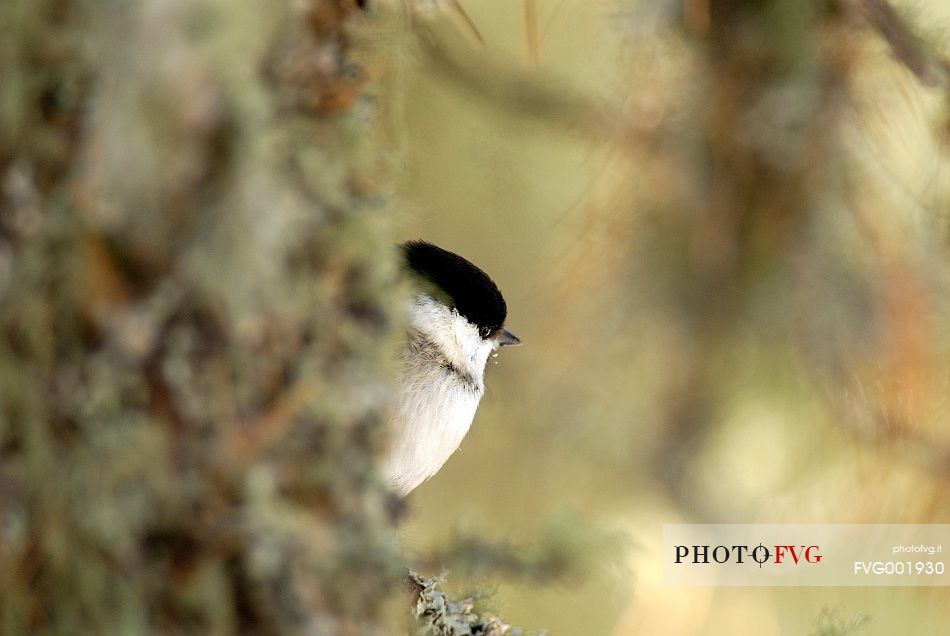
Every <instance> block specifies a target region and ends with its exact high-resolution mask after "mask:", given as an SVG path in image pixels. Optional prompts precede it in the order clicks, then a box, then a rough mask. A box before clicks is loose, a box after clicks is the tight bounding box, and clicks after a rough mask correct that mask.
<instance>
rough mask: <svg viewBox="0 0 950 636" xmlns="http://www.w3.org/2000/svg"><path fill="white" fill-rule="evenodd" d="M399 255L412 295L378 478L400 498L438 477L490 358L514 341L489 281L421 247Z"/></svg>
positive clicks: (467, 423)
mask: <svg viewBox="0 0 950 636" xmlns="http://www.w3.org/2000/svg"><path fill="white" fill-rule="evenodd" d="M400 247H401V250H402V256H403V258H404V261H405V266H406V269H407V270H408V271H409V273H410V277H411V278H412V279H414V280H415V282H416V284H417V286H418V289H419V291H418V293H416V294H415V295H414V296H413V297H412V299H411V300H410V302H409V307H408V320H407V328H406V341H405V346H404V348H403V352H402V356H401V365H400V375H399V378H398V381H397V383H396V392H395V397H394V400H393V405H392V407H391V409H390V412H389V415H388V418H387V429H388V432H389V445H388V449H387V451H386V454H385V457H384V460H383V474H384V476H385V478H386V480H387V482H388V484H389V486H390V488H391V490H392V491H393V492H394V493H395V494H396V495H398V496H399V497H405V496H406V495H408V494H409V493H410V492H411V491H412V490H414V489H415V488H416V487H417V486H418V485H419V484H421V483H422V482H424V481H426V480H427V479H429V478H430V477H432V476H433V475H435V474H436V473H437V472H439V470H440V469H441V468H442V466H443V465H444V464H445V462H446V461H448V459H449V457H451V456H452V454H453V453H454V452H455V451H456V449H458V447H459V445H460V444H461V443H462V439H463V438H464V437H465V435H466V433H468V430H469V428H470V427H471V425H472V421H473V420H474V418H475V411H476V410H477V409H478V404H479V402H480V401H481V399H482V395H483V394H484V393H485V366H486V364H487V362H488V358H489V356H490V355H492V354H493V353H494V352H495V351H496V350H497V349H499V348H500V347H507V346H513V345H518V344H521V340H520V339H519V338H518V337H517V336H515V335H514V334H513V333H511V332H510V331H508V329H507V328H505V319H506V317H507V313H508V308H507V305H506V304H505V299H504V297H503V296H502V294H501V291H499V289H498V286H497V285H496V284H495V282H494V281H493V280H492V279H491V277H490V276H489V275H488V274H486V273H485V272H484V271H482V270H481V269H479V268H478V267H477V266H475V265H474V264H473V263H472V262H471V261H468V260H466V259H465V258H463V257H461V256H459V255H458V254H455V253H454V252H450V251H448V250H445V249H442V248H441V247H438V246H436V245H433V244H432V243H428V242H426V241H422V240H414V241H408V242H406V243H403V244H402V245H401V246H400Z"/></svg>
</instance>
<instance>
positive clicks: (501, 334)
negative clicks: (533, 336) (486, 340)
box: [495, 327, 521, 347]
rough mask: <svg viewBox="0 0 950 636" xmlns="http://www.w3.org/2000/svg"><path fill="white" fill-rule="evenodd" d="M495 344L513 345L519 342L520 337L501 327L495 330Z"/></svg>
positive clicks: (502, 345)
mask: <svg viewBox="0 0 950 636" xmlns="http://www.w3.org/2000/svg"><path fill="white" fill-rule="evenodd" d="M495 344H497V345H498V346H499V347H514V346H516V345H520V344H521V338H519V337H518V336H516V335H515V334H513V333H511V332H510V331H508V330H507V329H505V328H504V327H502V328H501V329H499V330H498V331H496V332H495Z"/></svg>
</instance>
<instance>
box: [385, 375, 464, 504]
mask: <svg viewBox="0 0 950 636" xmlns="http://www.w3.org/2000/svg"><path fill="white" fill-rule="evenodd" d="M412 366H413V367H414V368H411V369H410V372H409V373H407V374H406V376H405V377H404V378H403V382H402V386H401V387H400V389H401V391H400V396H399V398H398V401H397V405H396V408H395V409H394V410H393V412H392V416H391V418H390V431H391V440H390V444H391V447H390V452H389V455H388V458H387V461H386V464H385V467H384V468H385V471H386V476H387V477H388V479H389V482H390V484H391V485H392V486H393V488H394V489H395V490H396V492H397V493H398V494H399V495H401V496H404V495H406V494H408V493H409V492H410V491H411V490H413V489H414V488H415V487H416V486H418V485H419V484H421V483H422V482H424V481H425V480H426V479H428V478H429V477H431V476H432V475H434V474H435V473H437V472H438V471H439V469H440V468H442V465H443V464H445V462H446V461H447V460H448V459H449V457H450V456H451V455H452V453H454V452H455V451H456V449H458V447H459V444H461V443H462V438H464V437H465V434H466V433H468V429H469V427H470V426H471V425H472V420H473V419H474V417H475V410H476V409H477V408H478V402H479V400H481V397H482V389H481V387H478V388H474V387H472V386H470V385H469V386H466V385H465V383H464V382H462V381H460V379H459V378H458V376H457V375H455V374H454V373H453V372H452V371H450V370H448V369H445V368H442V367H435V366H429V367H428V368H425V367H420V365H412Z"/></svg>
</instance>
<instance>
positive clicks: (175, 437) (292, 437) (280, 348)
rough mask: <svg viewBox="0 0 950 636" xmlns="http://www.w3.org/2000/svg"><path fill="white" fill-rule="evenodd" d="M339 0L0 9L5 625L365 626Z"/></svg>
mask: <svg viewBox="0 0 950 636" xmlns="http://www.w3.org/2000/svg"><path fill="white" fill-rule="evenodd" d="M358 4H359V3H357V2H355V1H354V0H307V1H305V2H295V3H286V2H278V3H260V2H249V1H247V0H239V1H237V2H217V1H214V0H198V1H196V2H188V3H174V2H165V1H162V0H135V1H133V2H121V3H105V2H83V1H81V0H7V1H6V2H4V3H3V4H2V6H0V25H2V26H0V29H2V31H3V33H2V35H0V42H2V46H3V49H2V53H0V55H2V57H3V64H2V68H3V70H2V75H0V179H2V192H0V572H3V576H2V577H0V631H2V632H3V633H8V634H26V633H70V634H74V633H90V634H91V633H98V634H112V633H123V634H143V633H153V632H154V633H158V632H160V633H195V634H225V633H236V632H244V633H251V632H253V633H264V634H268V633H274V634H277V633H298V632H299V633H310V634H373V633H388V632H389V631H390V630H388V629H386V628H384V626H383V620H382V618H380V611H381V604H382V603H383V601H384V600H385V598H386V597H387V596H388V595H389V594H391V593H392V591H396V590H398V589H399V585H398V583H397V581H398V580H399V578H400V577H401V576H403V575H404V571H403V570H402V569H401V567H400V564H399V560H398V559H397V558H396V557H395V554H394V551H393V548H392V545H391V540H390V533H391V526H392V522H391V519H390V515H389V513H388V512H387V508H388V502H387V499H386V495H385V493H384V489H383V488H382V487H381V485H380V483H379V482H378V480H377V478H376V475H375V472H374V470H373V463H372V458H373V455H374V452H375V449H376V446H377V445H378V439H379V433H380V412H381V410H382V408H384V406H385V403H386V399H387V388H386V385H385V382H384V378H385V372H384V371H385V366H386V364H387V360H388V359H389V352H390V351H391V350H392V349H393V347H392V346H391V345H392V342H391V341H392V338H393V333H392V332H393V331H394V330H393V329H391V326H390V323H391V313H390V306H391V305H392V304H393V303H392V292H391V291H389V290H390V289H392V285H391V281H392V278H393V273H394V271H395V268H394V265H393V263H394V261H395V254H394V253H393V251H392V250H391V249H390V247H389V245H388V240H387V234H386V231H385V229H386V220H385V218H384V215H383V213H382V211H381V210H380V206H379V204H378V200H379V196H378V195H376V194H375V193H374V192H373V187H372V183H373V182H374V178H373V174H372V170H373V165H372V159H373V154H372V145H371V142H370V141H369V139H370V136H369V135H367V131H368V128H369V127H370V126H371V122H372V108H371V101H370V100H369V99H368V98H367V97H366V96H365V86H364V79H363V76H364V72H363V70H362V69H361V68H360V67H359V66H357V65H355V64H354V62H353V61H352V59H351V49H352V48H353V44H352V42H353V41H354V38H356V37H357V35H356V34H358V33H360V32H365V31H366V30H367V29H368V28H370V26H369V22H370V20H369V18H368V16H367V14H365V13H364V11H363V10H362V9H360V8H359V6H358Z"/></svg>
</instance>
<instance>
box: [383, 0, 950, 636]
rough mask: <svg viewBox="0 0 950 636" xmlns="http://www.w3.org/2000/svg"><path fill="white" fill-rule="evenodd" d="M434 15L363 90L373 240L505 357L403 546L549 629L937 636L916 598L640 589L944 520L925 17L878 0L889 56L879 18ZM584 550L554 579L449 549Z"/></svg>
mask: <svg viewBox="0 0 950 636" xmlns="http://www.w3.org/2000/svg"><path fill="white" fill-rule="evenodd" d="M462 4H463V6H464V14H465V15H464V16H463V14H462V13H461V12H459V11H458V10H457V9H455V8H453V7H452V6H451V3H445V6H444V7H443V10H442V11H435V12H433V13H429V14H426V15H425V16H423V18H420V20H422V27H421V30H422V31H424V32H425V35H424V36H423V37H422V39H421V40H420V41H421V44H419V45H418V46H417V47H416V48H415V49H413V50H412V51H410V52H409V53H408V54H407V55H406V56H405V58H400V59H399V60H393V61H392V62H391V66H390V67H389V68H390V70H391V71H393V72H394V73H395V75H396V79H395V80H392V79H390V81H389V86H390V89H389V91H388V92H386V93H385V94H384V96H385V99H386V100H388V101H389V103H390V104H392V107H391V109H390V112H389V113H388V120H387V121H388V124H387V130H388V131H389V132H390V133H391V134H392V136H393V138H394V139H395V140H396V141H397V143H396V144H395V145H394V148H395V150H393V156H392V157H390V158H389V159H390V160H391V161H392V163H393V164H394V165H396V166H398V171H397V179H398V188H399V190H400V194H401V197H402V200H403V201H404V202H405V205H406V208H407V212H406V213H405V214H404V216H403V217H402V219H401V220H400V221H399V224H398V228H397V235H398V238H399V239H409V238H425V239H426V240H429V241H433V242H435V243H437V244H439V245H441V246H443V247H446V248H448V249H450V250H454V251H457V252H459V253H461V254H463V255H464V256H466V257H467V258H469V259H471V260H472V261H474V262H476V263H478V264H480V265H481V266H482V267H483V268H485V269H486V270H487V271H489V273H490V274H492V276H493V277H494V278H495V280H496V281H497V282H498V284H499V286H500V288H501V289H502V290H503V292H504V293H505V296H506V298H507V300H508V305H509V321H508V325H509V327H510V328H511V329H512V331H514V332H515V333H517V334H518V335H519V336H520V337H521V338H522V340H523V341H524V343H525V344H524V346H523V347H521V348H518V349H514V350H505V351H503V352H502V353H501V355H500V356H499V357H498V358H497V359H496V362H497V365H496V364H495V362H493V363H491V364H490V365H489V369H488V371H487V392H486V397H485V399H484V400H483V402H482V406H481V408H480V409H479V413H478V416H477V417H476V420H475V423H474V425H473V428H472V430H471V432H470V433H469V435H468V437H466V439H465V441H464V443H463V444H462V447H461V449H460V451H459V452H458V453H457V454H456V455H455V456H453V458H452V459H451V460H450V461H449V462H448V464H447V465H446V466H445V468H444V469H443V470H442V471H441V473H439V475H438V476H437V477H435V478H434V479H432V480H431V481H429V482H428V483H426V484H424V485H423V486H421V487H420V488H419V489H418V490H416V491H415V492H414V493H413V494H412V495H411V497H410V506H411V512H410V516H409V519H408V521H407V522H406V523H405V524H404V526H403V532H404V539H403V540H404V542H405V544H406V547H407V548H408V549H409V550H410V551H411V552H412V553H413V554H415V555H416V557H415V558H416V559H417V561H418V562H419V563H420V564H422V566H423V567H425V566H429V567H438V566H444V567H446V568H448V571H449V573H450V577H449V581H450V583H454V584H456V585H458V586H460V587H461V588H463V589H461V590H460V591H461V592H465V591H466V590H465V589H464V587H465V583H462V582H469V583H470V582H471V581H473V580H474V581H477V582H478V583H479V587H481V588H482V589H485V588H488V589H493V590H494V592H493V593H492V594H490V595H489V597H488V598H487V599H484V600H483V602H484V603H487V604H488V606H490V607H492V608H493V609H495V610H496V611H497V612H498V613H499V615H500V616H502V617H503V618H504V619H505V620H506V621H508V622H511V623H513V624H515V625H518V626H521V627H523V628H527V629H539V628H542V627H543V628H548V629H549V633H551V634H588V635H598V634H603V635H612V636H627V635H633V634H664V635H668V636H676V635H680V634H682V635H685V634H703V635H710V636H711V635H726V634H751V633H754V634H758V635H762V636H766V635H778V634H809V633H821V634H835V633H851V631H852V630H853V631H854V633H865V634H895V633H913V634H943V633H947V629H950V627H948V626H950V609H948V608H950V603H948V600H950V597H948V595H947V591H946V590H943V589H939V588H930V589H927V588H921V589H911V588H894V589H886V588H879V589H875V588H851V589H835V588H812V589H797V588H777V589H766V588H762V589H727V588H720V589H679V588H668V587H665V586H664V584H663V581H662V569H661V563H660V561H659V557H658V554H657V552H656V550H657V547H658V544H659V541H660V536H661V528H662V524H664V523H678V522H697V523H701V522H711V523H712V522H733V523H752V522H776V523H781V522H790V523H792V522H793V523H947V522H948V521H950V493H948V489H947V485H948V480H950V427H948V421H950V420H948V416H950V413H948V406H950V404H948V399H947V398H948V391H947V388H948V380H950V375H948V366H947V363H948V362H950V357H948V343H950V339H948V337H947V331H946V329H945V328H944V326H945V325H946V324H947V322H946V321H947V319H948V318H950V314H948V312H947V310H948V308H950V307H948V303H947V301H948V296H947V282H948V273H950V269H948V264H950V261H948V256H950V254H948V251H947V245H948V242H947V241H948V235H947V213H948V210H950V154H948V147H947V143H948V141H950V137H948V136H950V111H948V95H950V92H948V84H947V74H946V71H947V68H946V67H941V66H940V65H939V64H936V65H935V66H928V64H930V62H929V61H928V60H939V59H940V57H939V56H940V55H941V54H942V53H943V54H945V53H947V52H948V50H950V49H948V46H947V38H946V37H945V34H946V29H947V28H948V26H950V7H948V6H947V4H946V3H944V2H941V1H939V0H921V1H917V2H913V3H903V2H901V3H895V6H896V7H897V9H898V10H899V12H900V14H899V15H900V16H903V18H902V19H906V20H907V21H909V23H910V24H913V25H914V29H916V30H917V31H918V32H919V33H920V34H921V35H922V36H923V37H924V39H925V40H926V42H927V44H924V43H922V42H921V41H918V40H912V42H914V43H915V44H914V46H919V47H920V48H919V49H914V48H913V47H910V48H908V47H903V48H902V47H901V46H900V38H901V33H902V32H901V31H900V30H899V29H898V28H897V27H895V26H894V23H893V22H890V20H891V19H893V18H894V15H892V14H889V13H887V11H886V10H883V9H881V4H880V3H877V2H866V3H860V2H854V3H837V4H835V3H788V2H775V3H751V4H750V3H721V4H722V6H721V7H717V6H713V5H715V4H717V3H709V2H705V1H703V0H686V1H684V2H669V1H665V0H640V1H631V2H622V3H620V2H587V1H583V0H560V1H555V0H551V1H538V2H529V1H525V2H510V1H507V0H484V1H482V2H463V3H462ZM752 5H755V6H754V7H752ZM750 7H752V8H750ZM882 34H883V36H882ZM905 35H906V34H905ZM888 36H890V37H891V38H892V39H891V40H890V41H889V40H888ZM934 43H936V44H934ZM895 47H896V48H895ZM928 47H929V48H928ZM940 47H942V52H941V50H940ZM930 56H934V57H930ZM394 69H395V70H394ZM384 101H385V100H384ZM585 524H586V525H585ZM585 527H586V528H587V529H586V530H585V529H583V528H585ZM579 528H580V529H579ZM572 532H573V533H575V536H573V537H569V538H564V536H562V535H565V534H566V535H570V534H571V533H572ZM598 532H601V533H604V534H605V537H606V535H610V534H611V533H612V532H620V533H621V534H622V535H624V536H626V537H627V540H626V542H625V547H624V548H623V549H622V550H617V549H615V548H611V549H609V550H607V551H606V553H603V552H598V551H597V550H596V549H593V550H592V554H591V558H589V559H586V558H580V559H579V560H578V562H577V563H574V564H573V565H575V566H577V568H575V569H578V570H579V571H582V572H583V573H582V574H578V575H568V576H567V577H566V578H561V579H558V578H555V580H554V581H551V580H543V579H544V577H543V576H538V575H537V572H534V573H532V572H531V571H530V570H531V567H530V566H529V567H528V568H527V569H528V571H524V570H523V569H522V568H520V567H512V568H509V570H506V569H505V567H504V560H502V566H501V567H495V568H494V569H488V570H482V569H480V568H479V567H478V565H477V564H478V563H480V562H483V561H484V559H482V560H481V561H480V560H479V559H472V558H468V557H467V556H466V551H465V550H466V549H465V547H464V546H466V545H468V544H467V543H466V541H467V538H468V537H473V536H477V537H480V541H488V542H492V541H496V542H499V543H502V542H511V543H512V544H514V545H525V546H530V545H535V544H536V543H537V542H538V541H541V542H542V543H543V542H544V541H549V542H553V544H554V545H555V546H556V545H558V542H559V541H564V542H566V543H567V544H570V545H571V546H572V547H571V548H570V549H565V553H571V551H572V550H574V549H575V548H576V547H577V546H578V545H584V541H585V540H587V539H589V540H590V542H592V543H596V542H597V541H598V540H599V539H598V538H597V537H596V536H595V535H597V533H598ZM577 533H579V534H580V535H581V536H576V534H577ZM601 538H604V537H601ZM459 545H461V546H463V547H462V548H459V547H458V546H459ZM453 546H454V547H453ZM468 547H469V548H471V547H472V546H471V545H469V546H468ZM552 549H553V550H555V551H556V550H557V548H556V547H554V548H552ZM433 555H436V556H433ZM621 555H622V556H621ZM469 556H470V555H469ZM482 556H484V555H482ZM564 558H565V559H570V558H573V557H564ZM555 560H556V559H555ZM497 565H498V564H497V563H496V566H497ZM521 565H522V566H523V565H524V564H521ZM562 565H563V563H562ZM570 569H571V568H568V570H570ZM506 571H507V572H508V573H507V574H505V572H506ZM431 573H432V572H430V574H431ZM473 577H474V578H473ZM539 579H540V580H539ZM864 616H866V617H867V620H865V619H864V618H862V617H864Z"/></svg>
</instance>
